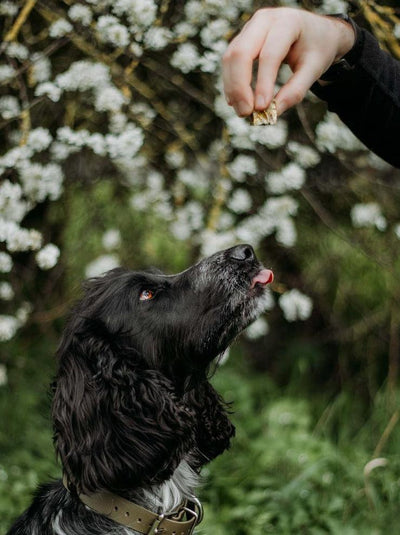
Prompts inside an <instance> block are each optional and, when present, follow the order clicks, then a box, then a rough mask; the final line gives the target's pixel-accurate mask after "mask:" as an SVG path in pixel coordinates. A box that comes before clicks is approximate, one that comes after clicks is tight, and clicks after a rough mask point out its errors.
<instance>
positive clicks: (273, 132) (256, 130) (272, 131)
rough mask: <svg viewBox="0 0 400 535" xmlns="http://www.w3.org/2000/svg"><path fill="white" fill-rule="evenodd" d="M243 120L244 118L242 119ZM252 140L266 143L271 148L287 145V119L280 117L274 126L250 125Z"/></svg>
mask: <svg viewBox="0 0 400 535" xmlns="http://www.w3.org/2000/svg"><path fill="white" fill-rule="evenodd" d="M242 121H243V119H242ZM249 128H250V130H249V135H250V139H251V141H253V142H254V143H259V144H260V145H265V146H266V147H268V148H269V149H277V148H279V147H283V145H285V143H286V140H287V135H288V128H287V123H286V121H284V120H282V119H279V121H278V122H277V123H276V124H275V125H274V126H250V127H249Z"/></svg>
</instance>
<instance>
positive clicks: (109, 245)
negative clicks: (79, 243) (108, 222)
mask: <svg viewBox="0 0 400 535" xmlns="http://www.w3.org/2000/svg"><path fill="white" fill-rule="evenodd" d="M101 241H102V244H103V247H104V249H106V251H112V250H113V249H118V247H120V245H121V233H120V231H119V230H118V229H116V228H111V229H108V230H107V231H106V232H105V233H104V234H103V237H102V240H101Z"/></svg>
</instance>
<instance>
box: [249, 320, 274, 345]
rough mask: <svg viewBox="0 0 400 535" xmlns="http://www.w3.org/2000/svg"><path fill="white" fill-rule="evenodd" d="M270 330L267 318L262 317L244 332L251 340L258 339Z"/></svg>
mask: <svg viewBox="0 0 400 535" xmlns="http://www.w3.org/2000/svg"><path fill="white" fill-rule="evenodd" d="M268 332H269V325H268V322H267V320H266V319H265V318H263V317H260V318H258V319H256V321H254V322H253V323H252V324H251V325H249V327H247V329H246V330H245V332H244V334H245V336H246V338H248V339H249V340H257V338H260V337H261V336H265V335H266V334H268Z"/></svg>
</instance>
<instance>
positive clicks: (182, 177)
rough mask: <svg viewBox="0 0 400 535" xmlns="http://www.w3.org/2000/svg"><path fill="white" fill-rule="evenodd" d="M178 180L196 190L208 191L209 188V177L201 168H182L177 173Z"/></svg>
mask: <svg viewBox="0 0 400 535" xmlns="http://www.w3.org/2000/svg"><path fill="white" fill-rule="evenodd" d="M176 178H177V179H178V181H179V182H180V183H182V184H184V185H185V186H186V187H188V188H190V189H192V190H194V191H203V192H204V191H206V190H207V189H208V188H209V185H210V184H209V178H208V176H207V174H206V173H203V172H201V170H200V169H187V168H184V169H180V170H179V171H178V173H177V175H176Z"/></svg>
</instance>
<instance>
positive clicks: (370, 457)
mask: <svg viewBox="0 0 400 535" xmlns="http://www.w3.org/2000/svg"><path fill="white" fill-rule="evenodd" d="M277 4H278V3H277V2H266V3H264V4H263V5H277ZM281 4H283V5H289V6H294V7H299V5H300V3H299V2H296V1H294V0H286V1H285V2H282V3H281ZM259 5H260V4H259V3H257V2H252V1H250V0H235V1H233V2H228V1H224V0H202V1H200V0H191V1H189V2H169V1H168V0H162V1H160V2H157V3H155V2H153V0H131V1H130V0H117V1H115V2H111V1H108V0H101V1H99V2H94V1H89V0H88V1H87V2H69V1H67V0H65V1H64V2H51V1H49V0H41V1H35V0H27V1H26V2H13V1H9V0H7V1H4V2H2V3H1V6H0V17H1V24H2V32H3V43H2V45H1V48H0V52H1V58H0V139H1V156H0V173H1V178H0V181H1V182H0V273H1V277H0V303H1V315H0V339H1V340H2V345H1V346H0V383H1V386H0V532H1V533H3V532H5V530H6V529H7V527H8V526H9V525H10V522H11V520H12V518H14V517H15V516H16V515H17V514H19V513H20V512H21V511H22V509H23V508H24V507H25V506H26V505H27V504H28V503H29V499H30V493H31V492H32V491H33V489H34V488H35V486H36V484H37V483H38V482H39V481H44V480H46V479H47V478H48V477H49V476H51V477H58V475H59V473H60V468H59V467H58V466H57V465H56V463H55V461H54V455H53V450H52V444H51V423H50V422H49V419H48V414H49V395H48V384H49V383H50V381H51V378H52V375H53V374H54V362H53V357H52V355H53V354H54V351H55V348H56V346H57V340H58V337H59V334H60V332H61V329H62V326H63V322H64V317H65V314H66V312H67V310H68V308H69V306H70V304H71V302H73V300H74V299H75V298H76V297H77V296H78V295H79V285H80V281H81V280H82V279H83V278H84V277H85V276H90V275H93V274H97V273H100V272H102V271H104V270H105V269H108V268H110V267H113V266H115V265H118V264H122V265H127V266H130V267H132V268H136V267H142V266H148V265H157V266H158V267H160V268H162V269H164V270H165V271H167V272H174V271H179V270H181V269H184V268H185V267H186V266H187V265H188V264H189V263H191V262H193V261H194V260H196V259H197V258H198V257H199V256H201V255H204V254H208V253H210V252H213V251H215V250H217V249H220V248H223V247H225V246H231V245H233V244H234V243H237V242H243V241H245V242H250V243H252V244H253V245H255V246H256V248H257V250H258V253H259V256H260V258H262V260H263V261H264V263H265V264H266V265H268V266H272V267H273V269H274V271H275V275H276V282H275V283H274V285H273V286H272V294H271V306H270V307H269V308H270V310H268V311H267V312H266V315H265V317H263V318H262V319H261V320H260V321H258V322H256V323H255V324H254V325H253V326H252V327H251V328H250V329H249V330H248V332H247V333H246V336H244V337H242V338H241V340H240V341H239V342H238V343H237V344H236V346H235V347H234V350H233V351H232V355H231V357H230V359H229V360H228V362H227V363H226V364H225V365H224V366H223V367H222V369H221V370H219V371H218V373H217V374H216V376H215V378H214V379H213V380H214V382H215V384H216V386H217V388H218V389H219V390H220V391H221V392H222V393H223V395H224V396H225V397H226V398H227V399H229V400H233V401H234V406H235V414H234V416H233V419H234V421H235V424H236V426H237V438H236V440H235V443H234V445H233V448H232V450H231V452H230V453H227V454H225V455H224V456H222V457H221V458H220V459H217V460H216V462H214V463H213V464H212V465H211V466H210V467H208V468H207V469H206V470H205V483H204V488H203V489H202V492H201V494H202V497H203V500H204V502H205V503H206V519H205V522H204V524H203V526H202V527H201V529H200V530H199V532H203V533H213V534H217V535H218V534H225V533H237V534H246V533H260V532H267V533H268V532H271V533H280V534H286V533H288V534H290V533H312V534H318V533H333V534H339V533H340V534H346V533H349V534H352V533H371V534H372V533H373V534H378V533H397V531H398V530H397V529H396V528H397V518H398V512H399V498H400V460H399V459H400V458H399V453H398V452H399V446H400V436H399V429H398V420H399V409H398V371H399V370H398V366H399V327H400V311H399V303H400V300H399V291H400V290H399V288H400V286H399V248H400V242H399V237H400V217H399V214H398V205H399V200H400V198H399V197H400V192H399V174H398V172H397V171H395V170H393V169H392V168H391V167H390V166H388V165H386V164H385V163H384V162H382V161H380V160H379V159H378V158H377V157H375V156H374V155H372V154H370V153H369V152H368V151H367V150H366V149H365V147H363V146H362V145H360V144H359V142H358V141H357V140H356V139H355V138H354V137H353V136H352V135H351V134H350V132H349V131H348V130H347V129H346V128H345V127H344V126H343V125H342V124H341V123H340V122H339V121H338V120H337V119H336V118H335V117H334V116H333V115H331V114H327V113H326V107H325V105H324V104H323V103H321V102H318V101H317V100H316V99H315V98H313V97H312V95H310V96H309V98H308V99H307V100H306V101H305V102H304V103H303V104H301V105H299V106H298V107H297V108H296V109H295V110H292V111H291V112H288V113H286V114H285V116H284V117H283V118H280V119H279V122H278V125H277V126H276V127H268V128H261V129H257V128H252V127H250V126H249V125H248V124H247V123H246V122H245V121H244V120H243V119H239V118H237V117H235V116H234V114H233V112H232V111H231V110H230V109H229V108H228V107H227V106H226V104H225V102H224V98H223V96H222V94H221V80H220V57H221V54H222V53H223V50H224V48H225V47H226V42H227V40H229V39H230V38H231V37H232V36H233V35H234V33H235V31H236V30H237V29H238V28H240V27H241V26H242V25H243V23H244V22H245V21H246V20H247V18H248V17H249V15H250V14H251V13H252V12H253V11H254V10H255V9H256V7H258V6H259ZM302 5H303V7H306V8H308V9H312V10H314V11H318V12H321V13H332V12H342V11H346V10H349V11H350V12H351V13H352V14H353V15H354V16H355V17H356V20H357V21H358V22H360V24H363V25H364V26H366V27H368V28H369V29H370V30H371V31H373V32H374V33H375V34H376V36H377V37H378V38H379V39H380V40H381V43H382V46H384V47H386V48H387V49H388V50H390V52H391V53H392V54H394V55H395V56H397V57H399V56H400V54H399V44H398V38H399V36H400V19H399V17H398V14H399V13H398V8H396V2H392V3H390V2H372V1H368V2H361V1H360V2H351V3H348V2H344V1H341V0H325V1H323V2H304V3H303V4H302ZM288 75H289V74H288V72H287V70H286V69H285V68H283V69H282V71H281V73H280V78H279V83H282V82H283V81H284V80H285V78H286V77H287V76H288Z"/></svg>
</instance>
